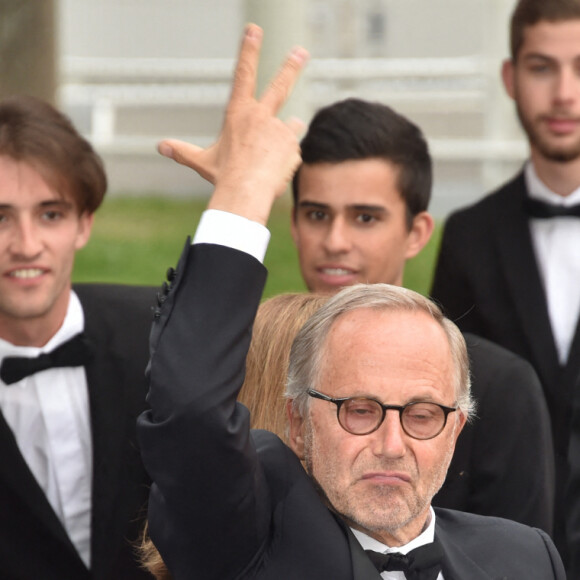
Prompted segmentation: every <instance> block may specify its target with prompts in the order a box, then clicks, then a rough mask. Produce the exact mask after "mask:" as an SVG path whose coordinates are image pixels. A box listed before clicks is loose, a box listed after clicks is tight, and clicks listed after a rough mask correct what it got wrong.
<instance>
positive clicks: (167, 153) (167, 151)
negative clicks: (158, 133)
mask: <svg viewBox="0 0 580 580" xmlns="http://www.w3.org/2000/svg"><path fill="white" fill-rule="evenodd" d="M157 151H159V153H161V155H163V156H164V157H169V158H170V159H172V158H173V147H171V146H170V145H168V144H167V143H165V142H164V141H162V142H161V143H159V145H157Z"/></svg>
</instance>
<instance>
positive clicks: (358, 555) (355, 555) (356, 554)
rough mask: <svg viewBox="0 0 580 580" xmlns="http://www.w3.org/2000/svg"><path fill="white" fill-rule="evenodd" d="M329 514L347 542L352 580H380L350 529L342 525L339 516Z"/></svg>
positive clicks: (342, 522)
mask: <svg viewBox="0 0 580 580" xmlns="http://www.w3.org/2000/svg"><path fill="white" fill-rule="evenodd" d="M331 513H332V515H333V516H334V519H335V520H336V522H337V523H338V525H339V527H340V528H341V529H342V531H343V532H344V534H345V535H346V538H347V540H348V546H349V548H350V557H351V562H352V578H353V580H381V576H380V574H379V572H378V570H377V569H376V568H375V566H374V564H373V563H372V562H371V561H370V559H369V557H368V556H367V555H366V553H365V551H364V550H363V548H362V546H361V545H360V543H359V541H358V540H357V539H356V538H355V536H354V534H353V533H352V531H351V529H350V528H349V527H348V526H347V525H346V524H345V523H344V521H343V520H342V518H341V517H340V516H339V515H337V514H336V513H334V512H332V511H331Z"/></svg>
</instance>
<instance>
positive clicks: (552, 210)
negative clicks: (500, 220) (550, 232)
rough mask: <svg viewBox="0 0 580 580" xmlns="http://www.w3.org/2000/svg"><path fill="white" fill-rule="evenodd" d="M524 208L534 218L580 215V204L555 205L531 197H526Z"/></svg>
mask: <svg viewBox="0 0 580 580" xmlns="http://www.w3.org/2000/svg"><path fill="white" fill-rule="evenodd" d="M524 210H525V211H526V213H527V214H528V215H529V216H530V217H534V218H541V219H547V218H553V217H580V204H576V205H568V206H565V205H555V204H553V203H547V202H545V201H540V200H539V199H532V198H531V197H526V198H524Z"/></svg>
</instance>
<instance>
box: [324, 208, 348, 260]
mask: <svg viewBox="0 0 580 580" xmlns="http://www.w3.org/2000/svg"><path fill="white" fill-rule="evenodd" d="M324 242H325V247H326V250H327V251H328V253H330V254H344V253H346V252H348V251H350V249H351V248H352V238H351V235H350V231H349V227H348V224H347V223H346V222H345V220H344V219H343V218H341V217H337V218H334V219H333V220H332V222H331V223H330V226H329V228H328V231H327V233H326V238H325V240H324Z"/></svg>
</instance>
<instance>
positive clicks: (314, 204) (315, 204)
mask: <svg viewBox="0 0 580 580" xmlns="http://www.w3.org/2000/svg"><path fill="white" fill-rule="evenodd" d="M298 207H305V208H318V209H328V208H329V207H330V206H329V205H328V204H327V203H319V202H317V201H308V200H304V201H300V202H298Z"/></svg>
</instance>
